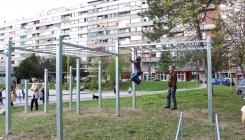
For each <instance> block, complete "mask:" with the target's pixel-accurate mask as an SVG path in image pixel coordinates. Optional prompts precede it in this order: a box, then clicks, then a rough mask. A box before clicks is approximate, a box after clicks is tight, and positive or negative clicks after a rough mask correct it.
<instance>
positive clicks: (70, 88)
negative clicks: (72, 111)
mask: <svg viewBox="0 0 245 140" xmlns="http://www.w3.org/2000/svg"><path fill="white" fill-rule="evenodd" d="M72 83H73V82H72V66H70V83H69V94H70V108H72V90H73V89H72Z"/></svg>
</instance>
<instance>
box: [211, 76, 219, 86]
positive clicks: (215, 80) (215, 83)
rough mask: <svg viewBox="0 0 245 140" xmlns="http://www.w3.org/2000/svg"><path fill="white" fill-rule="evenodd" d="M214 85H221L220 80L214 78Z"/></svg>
mask: <svg viewBox="0 0 245 140" xmlns="http://www.w3.org/2000/svg"><path fill="white" fill-rule="evenodd" d="M212 85H220V78H212Z"/></svg>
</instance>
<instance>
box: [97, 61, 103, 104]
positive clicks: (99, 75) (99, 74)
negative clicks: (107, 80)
mask: <svg viewBox="0 0 245 140" xmlns="http://www.w3.org/2000/svg"><path fill="white" fill-rule="evenodd" d="M98 65H99V73H98V83H99V85H98V89H99V108H102V92H101V82H102V80H101V79H102V78H101V77H102V64H101V61H99V63H98Z"/></svg>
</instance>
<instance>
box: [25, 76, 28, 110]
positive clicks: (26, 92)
mask: <svg viewBox="0 0 245 140" xmlns="http://www.w3.org/2000/svg"><path fill="white" fill-rule="evenodd" d="M27 112H28V86H27V80H25V113H27Z"/></svg>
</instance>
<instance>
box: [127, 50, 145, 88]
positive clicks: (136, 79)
mask: <svg viewBox="0 0 245 140" xmlns="http://www.w3.org/2000/svg"><path fill="white" fill-rule="evenodd" d="M130 55H131V54H130V53H129V54H128V57H129V61H130V62H131V63H133V64H134V67H135V70H136V72H133V73H132V76H131V78H130V81H133V82H135V83H136V84H137V85H139V84H140V82H141V80H140V79H139V76H140V75H141V73H142V72H141V66H140V61H141V57H140V56H137V57H136V60H135V61H134V60H132V59H131V56H130Z"/></svg>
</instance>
